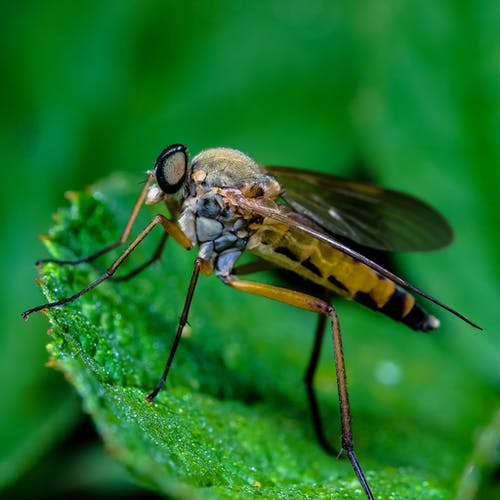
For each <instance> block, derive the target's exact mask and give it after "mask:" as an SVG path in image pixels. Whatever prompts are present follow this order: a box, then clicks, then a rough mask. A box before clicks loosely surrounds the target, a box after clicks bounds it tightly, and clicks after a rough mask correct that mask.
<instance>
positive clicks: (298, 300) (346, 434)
mask: <svg viewBox="0 0 500 500" xmlns="http://www.w3.org/2000/svg"><path fill="white" fill-rule="evenodd" d="M222 279H223V280H224V282H225V283H226V284H227V285H229V286H231V287H233V288H236V289H237V290H241V291H242V292H247V293H251V294H254V295H260V296H262V297H267V298H269V299H274V300H277V301H279V302H284V303H285V304H289V305H292V306H295V307H298V308H301V309H305V310H307V311H311V312H317V313H320V314H323V315H325V316H328V317H329V318H330V319H331V321H332V338H333V352H334V357H335V371H336V375H337V389H338V394H339V405H340V421H341V426H342V449H343V450H344V451H345V452H346V454H347V456H348V457H349V460H350V462H351V465H352V468H353V469H354V472H355V473H356V476H357V477H358V480H359V482H360V484H361V486H362V487H363V490H364V492H365V495H366V497H367V498H368V499H373V494H372V492H371V489H370V486H369V484H368V481H367V479H366V476H365V474H364V472H363V469H362V467H361V464H360V463H359V461H358V458H357V457H356V453H355V452H354V443H353V439H352V427H351V412H350V407H349V395H348V393H347V379H346V372H345V364H344V354H343V351H342V339H341V335H340V325H339V320H338V316H337V312H336V311H335V308H334V307H333V306H332V305H331V304H329V303H328V302H326V301H324V300H322V299H319V298H317V297H314V296H312V295H307V294H305V293H302V292H297V291H295V290H289V289H287V288H281V287H277V286H273V285H268V284H265V283H256V282H253V281H244V280H239V279H238V278H236V277H235V276H234V275H229V276H224V277H222Z"/></svg>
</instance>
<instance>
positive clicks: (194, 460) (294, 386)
mask: <svg viewBox="0 0 500 500" xmlns="http://www.w3.org/2000/svg"><path fill="white" fill-rule="evenodd" d="M133 187H135V185H134V183H132V182H127V180H126V179H124V178H122V177H119V176H115V177H113V178H112V179H111V180H109V181H106V182H104V183H101V184H100V185H98V186H97V187H96V188H95V189H94V191H93V194H83V193H77V194H72V195H71V196H70V200H71V206H70V208H69V209H64V210H61V211H60V212H59V214H58V217H57V223H56V225H55V226H54V228H53V230H52V231H51V233H50V236H49V237H47V238H46V239H45V243H46V245H47V247H48V248H49V250H50V253H51V254H52V255H54V256H56V257H58V258H76V257H80V256H82V255H84V254H89V253H91V249H94V250H95V249H96V248H99V247H101V246H103V245H104V243H105V242H110V241H113V238H116V236H117V235H118V234H119V229H120V224H121V223H123V221H124V220H126V217H127V214H128V212H127V210H128V208H129V207H130V206H131V203H132V201H133V198H131V197H130V196H128V195H127V193H129V192H130V189H131V188H133ZM139 225H140V223H139ZM158 237H159V235H156V238H158ZM151 238H152V239H154V236H151ZM150 243H152V242H150ZM169 243H170V245H167V250H166V252H165V255H164V257H163V260H162V263H161V264H156V265H155V267H154V269H150V270H148V271H145V272H144V273H143V274H142V275H140V276H139V277H136V278H135V279H133V280H130V281H126V282H122V283H111V282H107V283H104V284H102V285H100V286H99V287H98V288H96V289H95V290H93V291H91V292H89V293H87V294H86V295H84V296H82V297H81V298H80V299H78V300H77V301H75V302H73V303H70V304H68V305H66V306H65V307H62V308H55V309H50V310H48V311H47V312H46V314H47V316H48V317H49V320H50V322H51V324H52V328H51V342H50V344H49V352H50V355H51V359H52V362H53V363H54V365H55V366H56V367H58V368H59V369H61V370H62V371H64V373H65V374H66V377H67V378H68V380H69V381H70V382H71V383H72V384H73V385H74V386H75V387H76V388H77V390H78V392H79V393H80V394H81V396H82V398H83V400H84V404H85V408H86V410H87V411H88V412H89V413H90V414H91V415H92V417H93V419H94V421H95V423H96V425H97V428H98V430H99V432H100V433H101V435H102V437H103V439H104V442H105V444H106V447H107V449H108V450H109V452H110V453H111V454H112V455H113V456H114V457H115V458H116V459H117V460H119V461H121V462H122V463H124V464H125V465H126V466H127V468H128V469H129V470H130V471H131V473H132V474H133V475H134V476H135V478H136V479H137V480H138V481H139V482H140V483H141V484H143V485H145V486H147V487H148V488H151V489H154V490H157V491H160V492H163V493H165V494H168V495H172V496H175V497H186V496H189V497H192V496H196V497H199V498H229V497H231V498H246V497H248V496H249V495H258V496H264V497H269V498H291V497H298V496H300V497H303V498H331V496H332V495H335V494H338V495H344V497H348V498H351V497H352V498H359V497H362V494H361V489H360V486H359V484H358V483H357V481H356V479H355V476H354V474H353V472H352V471H351V469H350V465H349V464H348V462H347V461H345V460H337V459H335V458H334V457H330V456H327V455H326V454H325V453H324V452H323V451H322V449H320V447H319V446H318V445H317V443H316V441H315V439H314V436H313V433H312V431H311V428H310V423H309V416H308V414H307V408H306V404H305V396H304V394H303V390H302V384H301V375H302V370H303V366H305V363H306V360H307V356H306V354H305V352H307V349H308V341H309V338H308V335H303V332H302V330H303V329H304V328H307V329H308V333H309V330H310V329H312V326H313V322H312V319H313V318H311V317H309V316H310V315H307V313H304V312H303V311H296V310H294V309H291V308H289V307H286V306H282V305H279V304H275V303H272V302H270V301H265V300H263V299H257V298H254V297H247V296H245V295H243V294H238V293H236V292H234V291H232V290H228V289H226V288H225V287H223V286H222V284H220V283H219V282H218V281H217V280H216V279H215V278H209V279H207V280H205V281H202V283H201V284H200V287H199V289H198V290H197V295H195V304H194V307H193V310H192V313H191V321H190V325H191V328H190V330H191V331H190V335H189V336H188V337H186V338H183V339H182V341H181V347H180V350H179V352H178V354H177V358H176V360H175V362H174V367H173V370H172V372H171V374H170V377H169V379H168V381H167V384H166V388H165V389H164V390H163V391H162V392H161V393H160V395H159V396H158V398H157V400H156V402H155V403H153V404H150V403H147V402H146V401H145V400H144V395H145V394H147V393H148V391H150V390H151V389H152V388H153V387H154V386H155V384H156V382H157V380H158V377H159V375H160V374H161V371H162V368H163V363H164V361H165V359H166V355H167V353H168V350H169V347H170V342H171V340H172V338H173V334H174V332H175V328H176V325H177V318H178V315H179V312H180V308H181V306H182V301H183V295H184V293H185V290H186V286H187V283H188V278H189V275H190V262H192V259H193V258H194V255H191V254H189V253H187V252H184V251H183V250H182V249H178V248H177V247H176V246H175V243H174V242H169ZM145 246H148V247H150V246H151V245H148V244H147V243H145ZM149 251H151V248H147V249H143V250H141V249H139V251H138V253H137V254H133V256H132V257H131V260H133V261H134V263H135V264H136V265H137V263H140V262H142V261H143V260H144V259H145V258H146V257H147V256H148V252H149ZM101 264H102V263H101ZM133 267H134V265H133V264H130V265H129V268H133ZM120 271H121V269H120ZM123 272H126V271H123ZM96 276H97V272H96V270H95V269H94V268H93V266H91V265H89V264H82V265H79V266H75V267H71V266H58V265H55V264H46V265H44V266H43V269H42V278H41V283H42V288H43V290H44V293H45V294H46V296H47V299H48V300H55V299H59V298H62V297H64V296H66V295H68V294H70V293H71V292H72V291H76V290H77V289H79V288H82V287H83V286H85V285H86V284H87V283H88V282H90V281H91V280H92V279H93V278H95V277H96ZM341 309H342V307H341ZM346 309H348V308H346ZM367 320H368V321H370V320H371V316H369V317H363V314H361V320H360V323H359V325H358V326H362V325H363V323H366V324H367ZM365 328H368V326H365ZM270 332H272V333H273V335H270ZM325 347H326V346H325ZM329 349H330V346H328V349H327V353H328V354H329V353H330V352H329ZM325 357H326V356H325ZM325 361H326V360H325ZM348 363H349V359H348ZM349 366H350V365H349V364H348V367H349ZM351 369H352V368H351ZM353 379H356V377H354V378H353ZM355 383H356V384H361V383H363V381H361V380H356V382H355ZM318 385H319V387H320V390H321V392H322V394H323V392H325V391H328V393H326V392H325V394H323V397H322V399H323V406H324V410H325V411H324V413H325V417H326V422H327V423H328V428H329V434H331V436H332V438H333V440H334V442H335V443H337V442H338V437H337V434H338V424H337V422H338V415H337V412H336V411H335V410H336V407H337V404H336V403H335V393H334V387H335V380H334V370H333V366H332V360H331V357H330V356H328V361H327V362H326V363H324V365H323V366H322V367H321V370H320V373H319V375H318ZM370 387H372V389H374V388H375V387H376V384H375V383H374V381H368V383H367V384H366V387H365V388H364V390H369V388H370ZM354 394H356V395H358V396H359V394H360V393H359V392H356V391H354ZM353 400H354V401H356V402H355V403H354V404H353V407H354V427H355V440H356V443H357V445H358V454H359V456H360V459H361V461H362V463H363V464H364V467H365V468H366V470H367V475H368V478H369V480H370V481H371V483H372V485H373V489H374V490H375V491H376V492H377V493H378V494H380V495H383V496H387V495H389V494H390V493H392V494H395V495H396V496H398V497H400V498H401V497H407V498H415V497H418V496H421V495H422V494H423V493H422V492H425V498H448V497H449V493H447V492H448V491H449V487H450V480H451V476H452V474H451V471H453V470H455V471H456V470H459V469H460V457H461V456H463V453H464V451H463V450H461V445H460V444H455V443H454V442H453V440H452V436H451V435H448V436H447V435H446V434H443V435H440V434H439V433H438V432H437V429H434V430H433V429H426V428H425V427H420V428H419V427H418V425H417V426H415V427H413V426H412V425H411V424H409V423H405V422H404V421H401V419H400V417H399V416H398V415H394V416H393V417H391V416H387V414H386V415H385V416H377V413H379V412H380V410H377V407H376V405H377V404H384V403H383V400H381V401H379V402H378V403H375V404H374V403H373V401H372V404H374V405H375V406H374V407H373V408H371V407H369V406H364V405H363V404H360V402H359V400H357V399H355V398H353ZM380 408H382V407H380ZM330 428H331V429H330ZM330 430H331V432H330ZM423 458H425V459H424V460H422V459H423ZM433 464H434V465H433ZM436 464H441V465H440V466H437V465H436ZM443 464H446V467H443Z"/></svg>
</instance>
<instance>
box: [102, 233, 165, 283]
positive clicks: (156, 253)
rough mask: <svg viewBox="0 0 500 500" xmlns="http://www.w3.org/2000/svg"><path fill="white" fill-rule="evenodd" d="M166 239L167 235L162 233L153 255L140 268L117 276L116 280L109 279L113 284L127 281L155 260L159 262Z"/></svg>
mask: <svg viewBox="0 0 500 500" xmlns="http://www.w3.org/2000/svg"><path fill="white" fill-rule="evenodd" d="M167 238H168V233H167V232H164V233H163V234H162V235H161V240H160V242H159V243H158V246H157V247H156V250H155V251H154V253H153V255H152V256H151V258H150V259H148V260H147V261H146V262H144V263H143V264H141V265H140V266H138V267H136V268H135V269H132V271H130V272H129V273H127V274H124V275H123V276H117V277H116V278H111V279H112V281H114V282H119V281H127V280H129V279H131V278H133V277H134V276H137V275H138V274H139V273H140V272H142V271H144V269H146V268H147V267H149V266H150V265H151V264H153V263H155V262H156V261H157V260H159V259H160V257H161V254H162V253H163V249H164V248H165V243H166V241H167Z"/></svg>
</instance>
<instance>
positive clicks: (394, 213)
mask: <svg viewBox="0 0 500 500" xmlns="http://www.w3.org/2000/svg"><path fill="white" fill-rule="evenodd" d="M264 169H265V170H266V172H267V173H269V174H270V175H272V176H273V177H275V178H276V180H277V181H278V182H279V183H280V184H281V186H282V187H283V194H282V196H281V197H282V198H283V200H285V201H286V203H288V205H290V206H291V207H292V208H293V209H294V210H296V211H297V212H299V213H301V214H303V215H305V216H306V217H307V218H309V219H311V220H312V221H314V222H315V223H316V224H318V225H319V226H321V227H322V228H323V229H324V230H326V231H327V232H329V233H332V234H336V235H339V236H343V237H346V238H348V239H349V240H351V241H353V242H355V243H358V244H360V245H363V246H366V247H371V248H375V249H378V250H387V251H393V252H409V251H422V250H436V249H438V248H441V247H444V246H446V245H448V244H449V243H450V242H451V241H452V239H453V230H452V229H451V227H450V225H449V224H448V222H447V221H446V219H445V218H444V217H443V216H442V215H441V214H440V213H439V212H437V211H436V210H435V209H434V208H432V207H431V206H429V205H428V204H427V203H424V202H423V201H420V200H418V199H417V198H414V197H413V196H410V195H407V194H404V193H400V192H398V191H393V190H390V189H384V188H381V187H378V186H373V185H370V184H363V183H359V182H354V181H351V180H348V179H343V178H341V177H336V176H333V175H328V174H323V173H319V172H312V171H308V170H302V169H296V168H289V167H277V166H270V167H264Z"/></svg>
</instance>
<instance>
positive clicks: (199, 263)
mask: <svg viewBox="0 0 500 500" xmlns="http://www.w3.org/2000/svg"><path fill="white" fill-rule="evenodd" d="M205 265H206V263H205V261H204V260H203V259H201V258H199V257H198V258H197V259H196V260H195V261H194V268H193V274H192V275H191V281H190V282H189V288H188V292H187V295H186V300H185V301H184V308H183V309H182V314H181V317H180V320H179V325H178V326H177V333H176V334H175V338H174V342H173V344H172V347H171V348H170V353H169V355H168V359H167V362H166V363H165V368H164V370H163V374H162V376H161V378H160V381H159V382H158V384H157V385H156V387H155V389H154V391H153V392H151V394H148V395H147V396H146V398H145V399H146V401H149V402H152V401H153V400H154V398H156V396H157V395H158V393H159V392H160V391H161V388H162V387H163V384H164V383H165V381H166V380H167V376H168V372H169V371H170V367H171V366H172V362H173V360H174V356H175V353H176V351H177V347H178V346H179V342H180V340H181V336H182V330H183V329H184V327H185V326H186V323H187V320H188V314H189V308H190V307H191V301H192V300H193V294H194V289H195V288H196V283H197V282H198V277H199V275H200V271H203V269H204V267H205Z"/></svg>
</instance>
